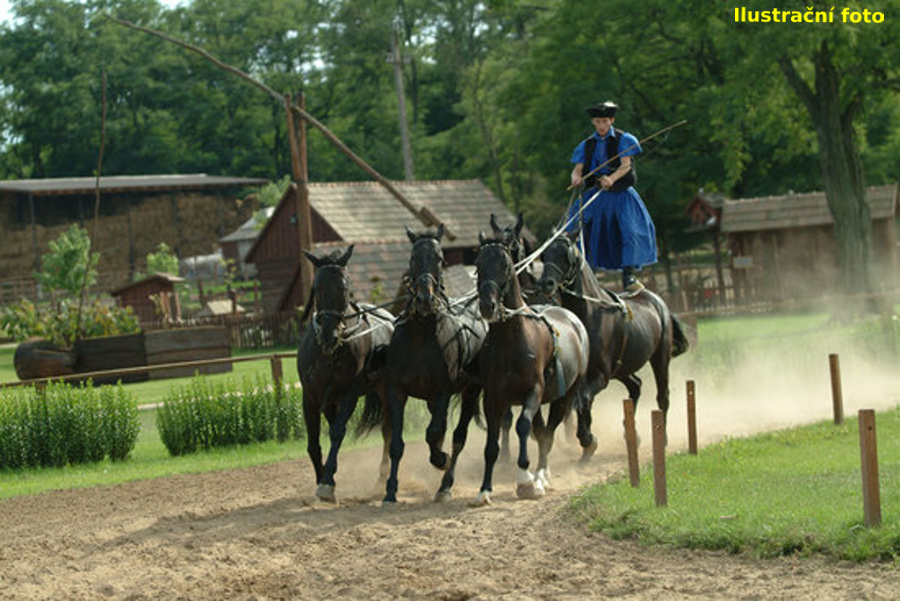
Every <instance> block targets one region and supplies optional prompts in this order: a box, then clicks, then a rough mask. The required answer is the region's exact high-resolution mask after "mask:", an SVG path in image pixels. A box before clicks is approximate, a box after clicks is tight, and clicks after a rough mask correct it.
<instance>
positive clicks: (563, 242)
mask: <svg viewBox="0 0 900 601" xmlns="http://www.w3.org/2000/svg"><path fill="white" fill-rule="evenodd" d="M575 236H577V234H575ZM541 262H542V263H543V264H544V271H543V272H542V273H541V277H540V278H539V279H538V286H540V289H541V291H542V292H543V293H544V294H547V295H551V294H555V293H556V290H557V288H558V287H559V286H571V285H572V283H573V282H574V281H575V279H576V278H577V277H578V273H579V270H580V268H581V257H580V256H579V255H578V247H577V246H576V245H575V239H574V238H573V237H570V235H569V234H566V233H561V234H559V235H558V236H556V238H554V239H553V241H552V242H551V243H550V244H549V245H548V246H547V248H545V249H544V252H542V253H541Z"/></svg>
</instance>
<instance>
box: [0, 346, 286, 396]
mask: <svg viewBox="0 0 900 601" xmlns="http://www.w3.org/2000/svg"><path fill="white" fill-rule="evenodd" d="M296 356H297V354H296V353H264V354H259V355H243V356H239V357H221V358H218V359H203V360H201V361H182V362H179V363H166V364H161V365H141V366H139V367H126V368H122V369H109V370H104V371H94V372H84V373H76V374H66V375H61V376H52V377H49V378H35V379H32V380H20V381H18V382H0V388H13V387H16V386H41V385H45V384H47V383H48V382H67V381H72V380H77V381H87V380H90V379H93V378H101V377H103V378H117V377H120V376H126V375H131V374H143V373H151V372H154V371H162V370H165V369H173V368H182V369H184V368H193V367H207V366H210V365H222V364H233V363H243V362H247V361H263V360H266V359H268V360H269V362H270V363H271V368H272V380H273V381H275V382H277V381H281V380H283V378H284V370H283V369H282V364H281V360H282V359H293V358H294V357H296Z"/></svg>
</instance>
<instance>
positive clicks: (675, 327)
mask: <svg viewBox="0 0 900 601" xmlns="http://www.w3.org/2000/svg"><path fill="white" fill-rule="evenodd" d="M684 327H685V326H684V324H683V323H682V322H681V320H680V319H678V318H677V317H675V314H674V313H673V314H672V356H673V357H677V356H678V355H681V354H683V353H686V352H687V350H688V348H689V347H690V346H691V343H690V342H689V341H688V337H687V334H686V333H685V331H684Z"/></svg>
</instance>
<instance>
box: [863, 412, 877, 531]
mask: <svg viewBox="0 0 900 601" xmlns="http://www.w3.org/2000/svg"><path fill="white" fill-rule="evenodd" d="M859 454H860V459H861V463H862V487H863V514H864V520H865V524H866V527H867V528H869V527H872V526H878V525H880V524H881V492H880V487H879V485H878V445H877V444H876V439H875V411H873V410H872V409H860V411H859Z"/></svg>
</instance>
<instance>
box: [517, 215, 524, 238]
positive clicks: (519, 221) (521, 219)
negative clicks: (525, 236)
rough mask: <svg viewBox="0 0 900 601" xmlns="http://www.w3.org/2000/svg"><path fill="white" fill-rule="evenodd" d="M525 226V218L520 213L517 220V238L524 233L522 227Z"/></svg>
mask: <svg viewBox="0 0 900 601" xmlns="http://www.w3.org/2000/svg"><path fill="white" fill-rule="evenodd" d="M524 225H525V218H524V217H523V216H522V213H519V217H518V218H517V219H516V238H518V237H519V235H520V234H521V233H522V227H523V226H524Z"/></svg>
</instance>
